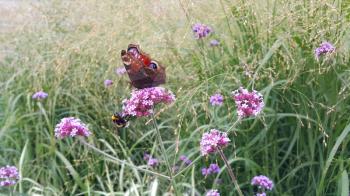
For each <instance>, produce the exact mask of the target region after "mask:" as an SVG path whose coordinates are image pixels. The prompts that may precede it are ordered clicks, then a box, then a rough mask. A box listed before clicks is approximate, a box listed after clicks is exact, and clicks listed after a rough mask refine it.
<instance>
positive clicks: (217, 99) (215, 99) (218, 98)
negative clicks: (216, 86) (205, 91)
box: [210, 93, 224, 106]
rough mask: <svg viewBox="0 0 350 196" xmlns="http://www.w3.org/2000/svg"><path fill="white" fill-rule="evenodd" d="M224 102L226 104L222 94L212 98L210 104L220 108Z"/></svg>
mask: <svg viewBox="0 0 350 196" xmlns="http://www.w3.org/2000/svg"><path fill="white" fill-rule="evenodd" d="M223 102H224V97H223V96H222V95H221V94H220V93H216V94H214V95H212V96H211V97H210V104H211V105H212V106H215V105H218V106H220V105H222V103H223Z"/></svg>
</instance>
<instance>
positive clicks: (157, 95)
mask: <svg viewBox="0 0 350 196" xmlns="http://www.w3.org/2000/svg"><path fill="white" fill-rule="evenodd" d="M174 101H175V95H174V94H173V93H172V92H171V91H168V90H166V89H165V88H163V87H151V88H144V89H140V90H134V91H133V92H132V93H131V98H130V99H126V100H124V101H123V114H124V115H131V116H137V117H142V116H148V115H150V114H152V112H153V110H152V108H153V107H154V106H155V105H156V104H158V103H166V104H170V103H172V102H174Z"/></svg>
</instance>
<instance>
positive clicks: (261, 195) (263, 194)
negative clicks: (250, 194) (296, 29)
mask: <svg viewBox="0 0 350 196" xmlns="http://www.w3.org/2000/svg"><path fill="white" fill-rule="evenodd" d="M256 196H266V193H265V192H262V193H257V194H256Z"/></svg>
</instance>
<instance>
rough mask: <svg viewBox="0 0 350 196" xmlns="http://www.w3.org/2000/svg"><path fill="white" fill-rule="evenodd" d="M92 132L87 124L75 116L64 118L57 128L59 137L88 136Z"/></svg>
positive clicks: (56, 133) (56, 134)
mask: <svg viewBox="0 0 350 196" xmlns="http://www.w3.org/2000/svg"><path fill="white" fill-rule="evenodd" d="M90 134H91V132H90V131H89V129H88V128H87V125H85V124H84V123H82V122H81V121H80V119H78V118H74V117H67V118H62V119H61V122H60V123H59V124H57V125H56V128H55V136H56V137H57V138H59V139H63V138H66V137H75V136H77V135H79V136H85V137H87V136H89V135H90Z"/></svg>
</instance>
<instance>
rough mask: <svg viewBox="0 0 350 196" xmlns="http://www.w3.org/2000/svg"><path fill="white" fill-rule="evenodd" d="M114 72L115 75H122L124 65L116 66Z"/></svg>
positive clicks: (124, 70) (124, 71)
mask: <svg viewBox="0 0 350 196" xmlns="http://www.w3.org/2000/svg"><path fill="white" fill-rule="evenodd" d="M115 73H116V74H117V75H123V74H125V73H126V69H125V67H124V66H121V67H117V68H116V69H115Z"/></svg>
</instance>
